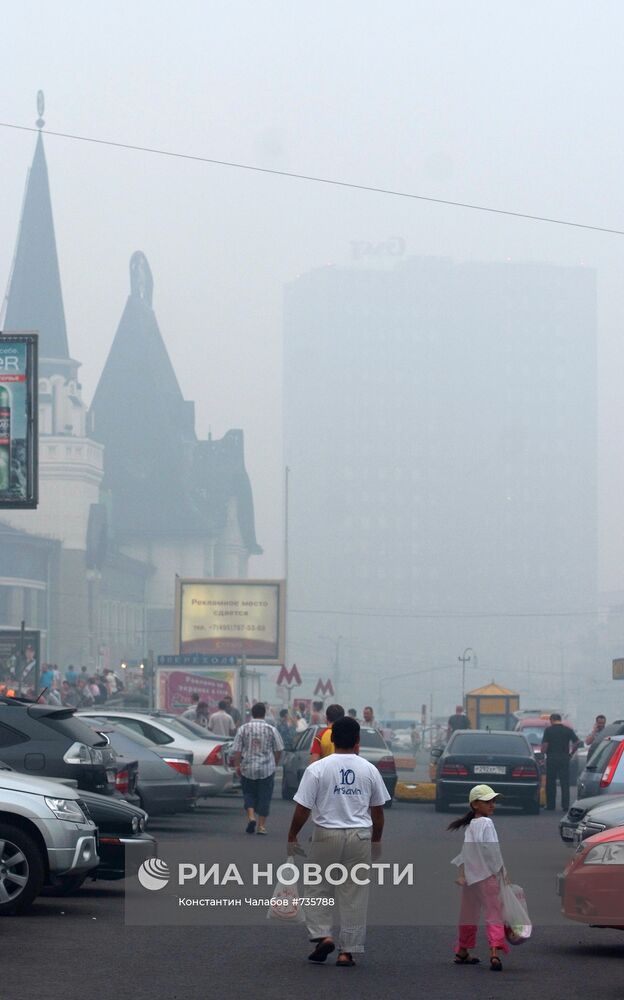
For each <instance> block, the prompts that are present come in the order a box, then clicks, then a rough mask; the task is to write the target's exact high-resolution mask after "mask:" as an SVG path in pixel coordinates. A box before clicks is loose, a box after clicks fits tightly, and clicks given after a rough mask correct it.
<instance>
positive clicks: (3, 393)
mask: <svg viewBox="0 0 624 1000" xmlns="http://www.w3.org/2000/svg"><path fill="white" fill-rule="evenodd" d="M37 486H38V476H37V334H36V333H28V334H15V335H14V336H11V335H10V334H0V508H2V507H5V508H9V509H15V508H18V507H36V506H37V499H38V497H37V492H38V491H37Z"/></svg>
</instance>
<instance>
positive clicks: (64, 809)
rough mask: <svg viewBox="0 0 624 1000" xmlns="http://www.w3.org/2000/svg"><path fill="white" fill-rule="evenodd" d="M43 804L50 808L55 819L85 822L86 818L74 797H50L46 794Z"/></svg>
mask: <svg viewBox="0 0 624 1000" xmlns="http://www.w3.org/2000/svg"><path fill="white" fill-rule="evenodd" d="M45 804H46V805H47V807H48V809H51V810H52V812H53V813H54V815H55V816H56V818H57V819H64V820H67V822H68V823H86V822H87V819H86V816H85V814H84V813H83V811H82V809H81V808H80V806H79V805H78V803H77V802H76V800H75V799H50V798H48V796H47V795H46V797H45Z"/></svg>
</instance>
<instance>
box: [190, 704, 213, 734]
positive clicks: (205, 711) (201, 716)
mask: <svg viewBox="0 0 624 1000" xmlns="http://www.w3.org/2000/svg"><path fill="white" fill-rule="evenodd" d="M209 713H210V709H209V707H208V702H207V701H198V702H197V705H196V706H195V715H194V716H192V717H191V721H192V722H196V723H197V725H198V726H203V728H204V729H208V716H209Z"/></svg>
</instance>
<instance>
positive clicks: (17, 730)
mask: <svg viewBox="0 0 624 1000" xmlns="http://www.w3.org/2000/svg"><path fill="white" fill-rule="evenodd" d="M0 757H1V758H2V760H4V761H5V763H7V764H8V765H9V766H10V767H12V768H13V769H14V770H16V771H23V772H25V773H26V774H36V775H39V776H40V777H45V778H72V779H74V780H75V781H76V782H77V784H78V787H79V788H81V789H84V790H85V791H90V792H98V793H99V794H104V795H110V794H113V792H114V791H115V776H116V772H117V761H116V757H115V751H114V750H113V749H112V747H110V746H108V744H107V742H106V740H104V739H102V737H101V736H98V735H97V733H94V732H93V730H92V729H91V728H90V727H89V726H88V725H87V724H86V722H85V721H84V719H79V718H77V717H76V716H75V714H74V709H73V708H57V707H56V706H54V705H39V704H37V703H36V702H32V701H26V700H25V699H20V698H9V697H6V696H0Z"/></svg>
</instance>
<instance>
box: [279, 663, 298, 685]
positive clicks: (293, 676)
mask: <svg viewBox="0 0 624 1000" xmlns="http://www.w3.org/2000/svg"><path fill="white" fill-rule="evenodd" d="M277 685H278V687H280V686H282V685H284V687H301V674H300V673H299V668H298V667H297V664H296V663H293V665H292V667H291V669H290V670H289V669H288V667H286V666H284V667H282V669H281V670H280V672H279V674H278V676H277Z"/></svg>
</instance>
